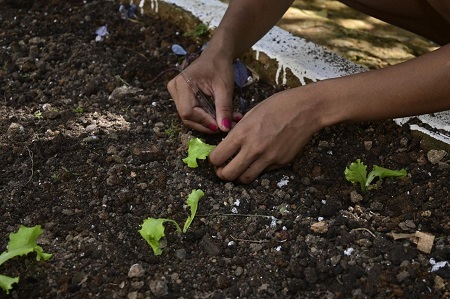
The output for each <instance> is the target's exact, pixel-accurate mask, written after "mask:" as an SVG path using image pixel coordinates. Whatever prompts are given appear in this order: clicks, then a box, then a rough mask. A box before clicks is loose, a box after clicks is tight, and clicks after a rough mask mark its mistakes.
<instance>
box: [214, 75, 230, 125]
mask: <svg viewBox="0 0 450 299" xmlns="http://www.w3.org/2000/svg"><path fill="white" fill-rule="evenodd" d="M213 95H214V101H215V105H216V120H217V124H218V126H219V129H220V130H221V131H223V132H228V131H230V129H231V126H232V121H233V104H232V100H231V97H232V90H231V91H230V88H229V87H228V86H226V83H225V84H224V85H222V86H220V87H217V88H214V89H213Z"/></svg>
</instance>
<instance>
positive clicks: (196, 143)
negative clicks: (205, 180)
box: [183, 138, 216, 168]
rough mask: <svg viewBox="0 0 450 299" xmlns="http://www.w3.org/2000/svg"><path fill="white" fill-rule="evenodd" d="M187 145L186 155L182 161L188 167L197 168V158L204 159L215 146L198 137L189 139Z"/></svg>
mask: <svg viewBox="0 0 450 299" xmlns="http://www.w3.org/2000/svg"><path fill="white" fill-rule="evenodd" d="M188 146H189V148H188V156H187V157H186V158H184V159H183V162H184V163H186V164H187V166H188V167H190V168H197V167H198V164H197V159H199V160H205V159H206V158H207V157H208V156H209V154H210V153H211V151H212V150H213V149H214V148H215V147H216V146H215V145H209V144H207V143H204V142H203V141H201V140H200V139H199V138H192V139H191V140H189V144H188Z"/></svg>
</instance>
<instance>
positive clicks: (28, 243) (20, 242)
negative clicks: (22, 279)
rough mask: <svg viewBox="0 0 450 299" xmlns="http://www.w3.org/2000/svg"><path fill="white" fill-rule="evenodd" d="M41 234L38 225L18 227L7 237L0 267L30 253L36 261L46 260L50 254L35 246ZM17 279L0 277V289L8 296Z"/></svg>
mask: <svg viewBox="0 0 450 299" xmlns="http://www.w3.org/2000/svg"><path fill="white" fill-rule="evenodd" d="M41 234H42V229H41V226H40V225H36V226H34V227H25V226H23V225H21V226H20V228H19V230H18V231H17V233H11V234H10V235H9V243H8V249H7V250H6V251H4V252H3V253H2V254H1V255H0V266H1V265H2V264H3V263H5V262H6V261H8V260H10V259H12V258H14V257H16V256H21V255H27V254H29V253H31V252H36V260H37V261H41V260H44V261H46V260H48V259H49V258H51V256H52V255H51V254H49V253H45V252H44V250H43V249H42V247H40V246H39V245H37V239H38V238H39V236H40V235H41ZM18 282H19V277H9V276H6V275H0V287H1V288H2V289H3V290H4V291H5V292H6V294H9V291H10V290H11V289H12V284H14V283H18Z"/></svg>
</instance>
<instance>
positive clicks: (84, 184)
mask: <svg viewBox="0 0 450 299" xmlns="http://www.w3.org/2000/svg"><path fill="white" fill-rule="evenodd" d="M11 3H13V2H11V1H8V2H5V1H4V2H3V6H2V8H3V9H2V12H1V13H0V15H1V22H2V26H1V28H2V29H1V31H0V36H1V48H0V57H1V61H2V67H1V69H0V78H1V81H0V94H1V106H0V107H1V115H2V117H1V118H0V128H1V135H0V165H1V166H0V181H1V184H0V195H1V196H0V198H1V201H0V215H1V220H2V227H1V230H0V244H1V246H2V247H3V248H4V249H5V246H6V245H7V243H8V234H9V233H11V232H14V231H17V229H18V227H19V225H20V224H23V225H26V226H33V225H37V224H40V225H42V227H43V229H44V233H43V235H42V237H41V238H40V239H39V244H40V245H41V246H42V247H43V248H44V250H45V251H46V252H49V253H52V254H53V257H52V258H51V259H50V260H49V261H48V262H42V263H41V262H39V263H38V262H36V261H35V259H34V257H32V256H29V257H28V256H27V257H25V258H17V259H14V260H11V261H8V262H7V263H5V264H4V265H2V268H1V269H0V273H2V274H7V275H9V276H20V282H19V283H18V284H16V285H15V287H14V290H13V291H12V292H11V294H10V295H9V296H6V295H5V294H4V293H3V292H1V293H0V296H1V297H8V298H91V297H94V296H98V297H102V298H155V297H156V298H237V297H240V298H349V297H354V298H367V297H373V298H401V297H405V298H445V297H449V296H450V286H449V284H448V279H449V277H450V266H449V265H448V261H449V260H450V237H449V233H450V226H449V223H450V219H449V215H450V203H449V201H448V198H449V184H448V177H449V169H450V167H449V160H448V155H447V156H444V155H443V153H442V152H440V151H426V150H423V149H422V148H421V146H420V143H421V140H420V139H418V138H417V137H415V136H413V135H411V132H410V131H409V130H408V128H407V127H398V126H397V125H395V124H394V123H393V122H391V121H386V122H378V123H361V124H357V125H351V126H350V125H340V126H335V127H331V128H327V129H325V130H323V131H322V132H320V133H319V134H316V135H315V136H314V137H313V139H312V140H311V142H310V143H309V144H308V145H307V147H306V148H305V149H304V151H303V152H302V153H301V154H300V155H299V156H298V158H297V159H296V160H295V161H293V163H292V164H291V165H290V166H289V167H286V168H284V169H281V170H278V171H274V172H270V173H266V174H264V175H262V176H261V177H260V178H259V179H258V180H257V181H255V182H254V183H252V184H250V185H246V186H243V185H238V184H234V183H231V182H223V181H221V180H219V179H218V178H217V177H216V176H215V174H214V171H213V168H212V167H211V166H210V165H209V164H208V162H206V161H204V162H201V163H200V167H199V168H197V169H189V168H187V167H186V165H184V163H183V162H182V161H181V159H182V158H184V157H185V156H186V144H185V142H186V140H188V139H189V138H190V136H196V137H200V138H204V140H205V141H206V142H208V143H211V144H214V143H217V142H219V140H220V138H221V137H222V136H203V135H200V134H198V133H196V132H191V131H189V130H188V129H186V128H185V127H183V126H182V124H181V122H180V120H179V118H178V116H177V113H176V109H175V106H174V104H173V102H172V101H171V99H170V95H169V94H168V92H167V91H166V88H165V84H166V83H167V80H168V79H169V77H170V75H167V76H162V77H160V79H158V80H156V81H153V79H154V78H155V77H156V76H158V74H160V73H161V72H162V71H164V70H167V69H169V68H171V67H173V66H174V65H175V64H176V63H177V62H178V61H179V58H178V57H177V56H176V55H175V54H174V53H172V51H171V49H170V47H171V45H172V44H173V43H177V44H180V45H183V47H185V48H190V49H199V48H200V47H201V46H202V45H203V43H204V42H206V40H201V39H199V40H198V41H193V39H192V38H191V37H189V36H186V35H185V32H183V31H182V30H181V29H179V28H178V27H177V26H176V25H174V24H172V23H170V22H168V21H166V20H164V19H161V18H159V17H158V14H156V13H154V14H150V15H148V16H139V18H138V19H131V20H124V19H122V18H121V16H120V13H119V12H118V8H119V4H120V3H119V2H117V1H97V0H93V1H84V2H81V1H49V2H46V1H36V2H33V3H30V2H28V1H22V2H20V3H19V2H15V3H14V5H11ZM104 25H107V28H108V31H109V35H107V36H105V38H104V40H103V41H100V42H97V41H95V38H96V35H95V31H96V29H97V28H98V27H100V26H104ZM123 86H125V87H124V88H122V87H123ZM118 88H122V89H121V90H120V89H119V90H118ZM274 92H276V90H275V88H274V87H272V86H271V85H269V84H266V83H264V82H259V83H257V84H254V85H252V86H251V87H249V88H248V89H246V90H245V94H244V97H246V98H248V99H249V100H251V99H253V101H252V104H255V103H257V102H258V101H261V100H263V99H265V98H266V97H268V96H270V95H271V94H273V93H274ZM357 158H359V159H361V160H362V161H364V163H365V164H366V165H368V166H369V167H372V166H373V165H374V164H376V165H379V166H384V167H388V168H391V169H401V168H405V169H406V170H407V173H408V175H407V177H405V178H403V179H395V180H394V179H386V180H384V181H383V182H382V183H381V184H380V185H379V188H378V190H372V191H370V192H367V193H361V192H360V191H359V188H358V186H353V185H352V184H350V183H349V182H347V181H346V180H345V178H344V169H345V167H346V166H348V165H349V164H350V163H351V162H353V161H355V160H356V159H357ZM192 189H202V190H203V191H204V192H205V194H206V195H205V197H204V198H202V199H201V201H200V204H199V210H198V214H199V215H198V216H197V217H196V219H195V220H194V222H193V223H192V226H191V228H190V230H189V231H188V232H187V234H185V235H183V236H178V235H177V234H176V233H175V231H174V229H172V228H170V227H168V228H167V229H166V234H167V239H166V246H165V247H164V248H163V249H164V253H163V254H162V255H161V256H154V255H153V253H152V250H151V248H150V247H149V246H148V245H147V243H146V242H145V241H144V240H143V239H142V238H141V236H140V235H139V233H138V230H139V228H140V225H141V224H142V222H143V220H144V219H145V218H147V217H165V218H172V219H175V220H176V221H178V222H180V223H182V222H183V221H184V220H185V219H186V216H187V215H188V210H186V209H185V205H184V204H185V200H186V198H187V196H188V194H189V193H190V192H191V190H192ZM416 232H423V233H427V234H429V235H432V236H434V237H435V239H434V242H433V247H432V250H431V252H430V253H426V252H423V251H421V250H419V249H418V248H417V245H416V244H415V243H414V242H412V241H411V240H410V239H396V240H395V239H394V238H393V237H392V235H391V234H392V233H406V234H414V233H416ZM416 241H417V240H416ZM445 262H447V264H446V263H445ZM436 263H441V264H436ZM433 265H434V267H433ZM436 265H443V267H436Z"/></svg>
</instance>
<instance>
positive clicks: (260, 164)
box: [237, 159, 282, 184]
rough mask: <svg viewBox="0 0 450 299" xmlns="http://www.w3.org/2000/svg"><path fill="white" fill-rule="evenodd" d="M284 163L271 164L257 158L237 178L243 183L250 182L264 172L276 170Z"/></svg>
mask: <svg viewBox="0 0 450 299" xmlns="http://www.w3.org/2000/svg"><path fill="white" fill-rule="evenodd" d="M281 166H282V165H275V164H273V165H270V164H269V163H267V161H264V160H261V159H260V160H256V161H255V162H253V164H251V165H250V166H249V167H248V168H247V169H246V170H245V171H244V172H243V173H242V174H241V175H240V176H239V178H238V179H237V180H238V181H239V182H240V183H242V184H250V183H251V182H253V181H254V180H256V178H257V177H258V176H260V175H261V174H262V173H263V172H267V171H270V170H275V169H278V168H280V167H281Z"/></svg>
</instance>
